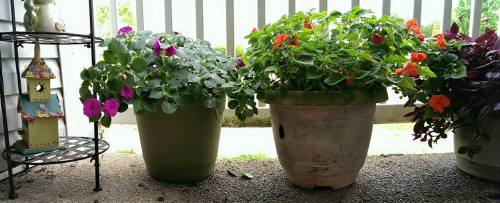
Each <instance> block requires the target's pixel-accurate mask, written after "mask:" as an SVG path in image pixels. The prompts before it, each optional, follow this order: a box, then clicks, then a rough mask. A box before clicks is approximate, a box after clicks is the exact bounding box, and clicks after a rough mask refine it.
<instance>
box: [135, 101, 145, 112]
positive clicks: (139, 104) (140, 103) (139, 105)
mask: <svg viewBox="0 0 500 203" xmlns="http://www.w3.org/2000/svg"><path fill="white" fill-rule="evenodd" d="M133 105H134V112H136V113H140V112H142V111H144V102H143V101H141V100H135V101H134V104H133Z"/></svg>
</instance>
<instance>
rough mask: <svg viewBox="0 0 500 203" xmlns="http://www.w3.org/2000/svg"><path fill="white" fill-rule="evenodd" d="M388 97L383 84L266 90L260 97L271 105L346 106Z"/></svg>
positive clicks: (369, 102)
mask: <svg viewBox="0 0 500 203" xmlns="http://www.w3.org/2000/svg"><path fill="white" fill-rule="evenodd" d="M387 99H388V95H387V88H386V87H385V86H375V87H371V88H366V89H355V90H344V91H338V90H336V91H288V92H286V94H280V92H279V91H277V90H268V91H266V92H265V96H264V98H263V99H262V100H263V101H264V102H265V103H268V104H272V105H288V106H348V105H361V104H373V103H378V102H382V101H386V100H387Z"/></svg>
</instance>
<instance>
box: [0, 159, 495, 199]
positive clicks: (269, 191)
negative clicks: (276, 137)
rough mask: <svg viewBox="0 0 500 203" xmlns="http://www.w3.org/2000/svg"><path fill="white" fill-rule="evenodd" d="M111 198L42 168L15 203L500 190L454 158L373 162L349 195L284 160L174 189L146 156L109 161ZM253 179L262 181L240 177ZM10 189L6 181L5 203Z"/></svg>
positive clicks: (237, 165)
mask: <svg viewBox="0 0 500 203" xmlns="http://www.w3.org/2000/svg"><path fill="white" fill-rule="evenodd" d="M101 169H102V170H101V172H102V177H101V181H102V187H103V191H101V192H98V193H97V192H93V191H92V187H93V184H94V182H93V180H94V170H93V165H92V163H90V162H88V161H80V162H75V163H68V164H63V165H53V166H39V167H35V168H32V169H30V172H29V173H22V174H19V175H18V176H17V177H16V179H15V182H16V184H17V187H18V189H17V193H18V194H19V197H18V199H16V200H15V202H150V201H167V202H187V201H189V202H212V201H216V202H247V201H253V202H495V201H500V184H498V183H492V182H488V181H483V180H479V179H477V178H474V177H471V176H469V175H467V174H465V173H463V172H461V171H460V170H458V169H457V168H456V167H455V159H454V156H453V154H450V153H446V154H431V155H429V154H427V155H397V156H371V157H369V158H368V159H367V161H366V164H365V166H364V168H363V169H362V171H361V173H360V175H359V177H358V179H357V182H356V183H355V184H354V185H353V186H351V187H349V188H347V189H343V190H338V191H333V190H330V189H324V188H323V189H315V190H307V189H301V188H299V187H297V186H294V185H292V184H291V183H289V182H288V181H287V179H286V177H285V176H284V174H283V171H282V169H281V167H280V166H279V163H278V161H277V160H276V159H271V160H264V161H255V160H254V161H230V160H220V161H218V163H217V168H216V171H215V173H214V174H213V175H212V176H210V177H208V178H207V179H205V180H203V181H201V182H198V183H195V184H187V185H186V184H169V183H163V182H158V181H155V180H153V179H152V178H151V177H149V176H148V174H147V172H146V169H145V166H144V164H143V160H142V158H141V157H140V156H138V155H124V154H113V153H106V154H104V155H103V157H102V166H101ZM227 170H231V171H233V172H235V173H239V172H248V173H251V174H252V175H254V176H255V177H254V178H253V179H251V180H245V179H242V178H240V177H233V176H231V175H229V174H228V172H227ZM7 190H8V185H7V182H6V181H2V182H0V192H1V193H0V200H2V201H6V199H5V197H6V194H7Z"/></svg>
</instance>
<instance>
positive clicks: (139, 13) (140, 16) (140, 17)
mask: <svg viewBox="0 0 500 203" xmlns="http://www.w3.org/2000/svg"><path fill="white" fill-rule="evenodd" d="M135 19H136V21H137V30H138V31H143V30H144V2H143V0H136V1H135Z"/></svg>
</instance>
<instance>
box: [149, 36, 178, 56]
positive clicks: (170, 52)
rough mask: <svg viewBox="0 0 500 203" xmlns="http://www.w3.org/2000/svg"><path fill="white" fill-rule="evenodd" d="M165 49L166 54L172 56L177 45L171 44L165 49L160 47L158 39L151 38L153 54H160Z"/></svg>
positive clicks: (175, 51)
mask: <svg viewBox="0 0 500 203" xmlns="http://www.w3.org/2000/svg"><path fill="white" fill-rule="evenodd" d="M163 50H164V51H165V55H166V56H174V55H175V54H176V53H177V47H175V45H171V46H170V47H168V48H167V49H162V48H161V42H160V40H159V39H155V40H153V53H154V55H155V56H160V54H161V52H162V51H163Z"/></svg>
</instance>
